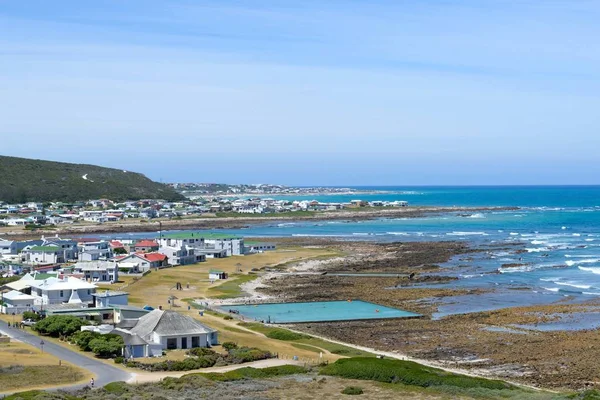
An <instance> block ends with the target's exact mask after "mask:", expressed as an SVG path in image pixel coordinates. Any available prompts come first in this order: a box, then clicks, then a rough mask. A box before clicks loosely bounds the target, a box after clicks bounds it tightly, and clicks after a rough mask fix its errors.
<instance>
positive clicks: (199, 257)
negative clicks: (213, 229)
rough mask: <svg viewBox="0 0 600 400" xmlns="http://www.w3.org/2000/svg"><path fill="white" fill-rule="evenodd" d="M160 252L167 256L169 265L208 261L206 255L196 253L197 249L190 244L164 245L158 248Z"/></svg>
mask: <svg viewBox="0 0 600 400" xmlns="http://www.w3.org/2000/svg"><path fill="white" fill-rule="evenodd" d="M158 252H159V253H160V254H164V255H165V256H167V262H168V263H169V265H188V264H195V263H198V262H203V261H206V255H204V254H202V253H199V254H196V249H194V248H193V247H188V246H181V247H179V248H178V247H170V246H164V247H161V248H160V249H158Z"/></svg>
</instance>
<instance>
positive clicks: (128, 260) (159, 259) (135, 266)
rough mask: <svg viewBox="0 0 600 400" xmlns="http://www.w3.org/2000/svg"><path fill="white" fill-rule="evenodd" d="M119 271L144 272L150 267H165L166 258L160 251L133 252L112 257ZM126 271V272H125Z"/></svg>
mask: <svg viewBox="0 0 600 400" xmlns="http://www.w3.org/2000/svg"><path fill="white" fill-rule="evenodd" d="M114 260H115V261H116V262H117V264H118V267H119V271H120V272H125V273H127V272H129V273H144V272H146V271H149V270H151V269H156V268H164V267H167V266H168V265H169V264H168V258H167V256H166V255H164V254H160V253H134V254H130V255H128V256H124V257H119V258H114ZM126 271H127V272H126Z"/></svg>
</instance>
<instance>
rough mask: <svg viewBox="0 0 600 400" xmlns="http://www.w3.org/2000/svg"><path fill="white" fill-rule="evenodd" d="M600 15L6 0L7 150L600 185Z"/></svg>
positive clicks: (476, 5) (498, 6)
mask: <svg viewBox="0 0 600 400" xmlns="http://www.w3.org/2000/svg"><path fill="white" fill-rule="evenodd" d="M599 20H600V3H599V2H596V1H584V0H581V1H578V0H545V1H528V0H514V1H508V0H506V1H500V0H497V1H496V0H488V1H484V0H476V1H475V0H474V1H464V0H463V1H451V0H430V1H402V0H395V1H384V0H381V1H374V0H373V1H364V0H362V1H358V0H356V1H350V0H348V1H341V0H340V1H327V0H319V1H312V0H304V1H297V2H296V1H292V0H286V1H266V0H264V1H263V0H252V1H227V0H220V1H200V0H198V1H153V0H144V1H135V0H130V1H126V2H125V1H120V0H119V1H117V0H115V1H105V0H95V1H93V2H92V1H80V0H74V1H61V0H54V1H46V0H40V1H34V0H28V1H9V0H0V154H4V155H13V156H22V157H32V158H43V159H51V160H60V161H68V162H85V163H92V164H99V165H104V166H110V167H116V168H122V169H129V170H135V171H139V172H143V173H145V174H146V175H148V176H149V177H151V178H153V179H155V180H162V181H165V182H170V181H197V182H229V183H238V182H244V183H265V182H269V183H282V184H292V185H294V184H296V185H311V184H323V185H352V184H354V185H383V184H388V185H394V184H401V185H415V184H448V185H455V184H465V185H468V184H565V183H572V184H586V183H588V184H589V183H596V184H597V183H600V178H598V177H600V163H598V162H597V159H598V155H597V151H598V149H599V148H600V129H599V128H600V113H599V112H598V109H599V106H600V101H599V100H600V41H598V37H600V25H598V24H597V21H599Z"/></svg>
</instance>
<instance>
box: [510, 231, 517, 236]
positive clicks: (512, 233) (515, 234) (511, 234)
mask: <svg viewBox="0 0 600 400" xmlns="http://www.w3.org/2000/svg"><path fill="white" fill-rule="evenodd" d="M510 236H519V234H518V233H516V232H511V233H510Z"/></svg>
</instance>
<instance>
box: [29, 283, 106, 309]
mask: <svg viewBox="0 0 600 400" xmlns="http://www.w3.org/2000/svg"><path fill="white" fill-rule="evenodd" d="M27 284H28V286H29V287H31V295H32V296H33V297H34V305H35V306H44V305H47V304H62V303H90V302H92V300H93V297H92V295H93V294H94V293H96V285H94V284H91V283H88V282H86V281H83V280H81V279H77V278H73V277H68V278H63V279H60V278H48V279H44V280H29V281H28V282H27Z"/></svg>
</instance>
